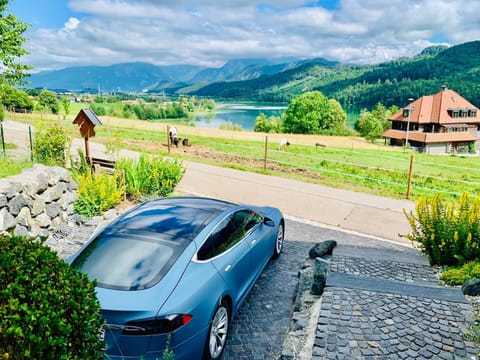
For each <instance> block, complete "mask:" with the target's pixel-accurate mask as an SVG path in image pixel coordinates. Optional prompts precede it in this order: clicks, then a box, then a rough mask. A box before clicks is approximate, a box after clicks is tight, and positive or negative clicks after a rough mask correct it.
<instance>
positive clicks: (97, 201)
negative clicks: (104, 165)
mask: <svg viewBox="0 0 480 360" xmlns="http://www.w3.org/2000/svg"><path fill="white" fill-rule="evenodd" d="M77 182H78V199H77V200H76V201H75V203H74V208H75V212H77V213H78V214H81V215H86V216H88V217H92V216H95V215H102V214H103V213H104V212H105V211H107V210H109V209H111V208H113V207H114V206H115V205H117V204H118V203H119V202H120V201H121V200H122V197H123V195H124V193H125V189H124V186H123V184H122V182H121V177H120V176H119V173H117V172H116V173H115V174H113V175H110V174H107V173H98V174H97V173H94V172H87V173H83V174H80V175H79V176H78V180H77Z"/></svg>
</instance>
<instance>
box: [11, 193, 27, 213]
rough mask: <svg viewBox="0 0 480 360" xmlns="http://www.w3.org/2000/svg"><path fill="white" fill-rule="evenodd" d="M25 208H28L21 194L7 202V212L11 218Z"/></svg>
mask: <svg viewBox="0 0 480 360" xmlns="http://www.w3.org/2000/svg"><path fill="white" fill-rule="evenodd" d="M25 206H28V200H27V198H26V197H25V196H24V195H23V194H17V195H16V196H15V197H13V198H12V199H11V200H10V201H9V202H8V211H9V212H10V214H11V215H12V216H17V215H18V214H19V213H20V210H22V208H23V207H25Z"/></svg>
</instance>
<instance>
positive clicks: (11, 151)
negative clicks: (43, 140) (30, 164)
mask: <svg viewBox="0 0 480 360" xmlns="http://www.w3.org/2000/svg"><path fill="white" fill-rule="evenodd" d="M32 149H33V128H32V127H31V126H28V125H24V124H20V123H13V122H0V151H1V154H2V156H3V157H4V158H7V157H8V158H13V159H16V160H19V161H24V160H30V161H33V154H32Z"/></svg>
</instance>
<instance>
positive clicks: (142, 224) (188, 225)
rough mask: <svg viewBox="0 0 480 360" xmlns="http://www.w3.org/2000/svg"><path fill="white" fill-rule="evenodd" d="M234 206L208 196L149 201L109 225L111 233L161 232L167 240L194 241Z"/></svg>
mask: <svg viewBox="0 0 480 360" xmlns="http://www.w3.org/2000/svg"><path fill="white" fill-rule="evenodd" d="M235 206H236V204H233V203H230V202H227V201H223V200H218V199H213V198H205V197H168V198H162V199H157V200H149V201H145V202H143V203H141V204H140V205H138V206H136V207H135V208H133V209H132V210H130V211H128V212H127V213H125V214H124V215H123V216H122V217H121V218H120V219H119V220H118V221H116V222H115V223H113V224H112V225H110V226H109V228H110V229H109V230H113V231H115V230H118V229H123V230H126V229H128V230H141V231H147V232H153V233H161V234H162V237H164V238H167V239H168V240H173V241H175V240H177V239H183V240H190V241H191V240H193V239H194V238H195V237H196V236H197V235H198V233H199V232H200V231H202V229H203V228H204V227H205V226H206V225H207V224H208V223H209V222H210V221H211V220H212V219H213V218H215V217H216V216H217V215H218V214H220V213H222V212H224V211H225V210H227V209H229V208H233V207H235ZM107 231H108V230H107Z"/></svg>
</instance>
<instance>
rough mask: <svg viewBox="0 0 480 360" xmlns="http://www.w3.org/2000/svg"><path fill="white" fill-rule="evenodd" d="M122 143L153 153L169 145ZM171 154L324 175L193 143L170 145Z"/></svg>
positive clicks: (143, 141)
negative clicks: (177, 145) (191, 144)
mask: <svg viewBox="0 0 480 360" xmlns="http://www.w3.org/2000/svg"><path fill="white" fill-rule="evenodd" d="M122 145H123V146H124V147H126V148H129V149H142V150H144V151H145V150H147V151H149V152H151V153H155V152H159V151H162V152H164V151H167V149H168V145H167V144H166V143H159V142H158V141H146V140H123V141H122ZM170 153H171V154H178V155H181V156H182V157H184V158H187V159H196V160H200V161H207V162H214V163H218V164H230V165H232V166H236V167H246V168H250V169H258V170H268V171H274V172H282V173H288V174H292V175H297V176H302V177H308V178H310V179H321V178H322V176H321V175H320V174H318V173H315V172H313V171H310V170H308V169H305V168H299V167H294V166H288V165H281V164H278V163H277V162H275V161H267V163H266V164H265V161H264V160H263V159H258V158H249V157H245V156H240V155H236V154H227V153H222V152H219V151H215V150H214V149H212V148H210V147H207V146H203V145H193V146H191V147H186V146H179V147H178V148H177V147H174V146H172V147H170Z"/></svg>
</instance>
